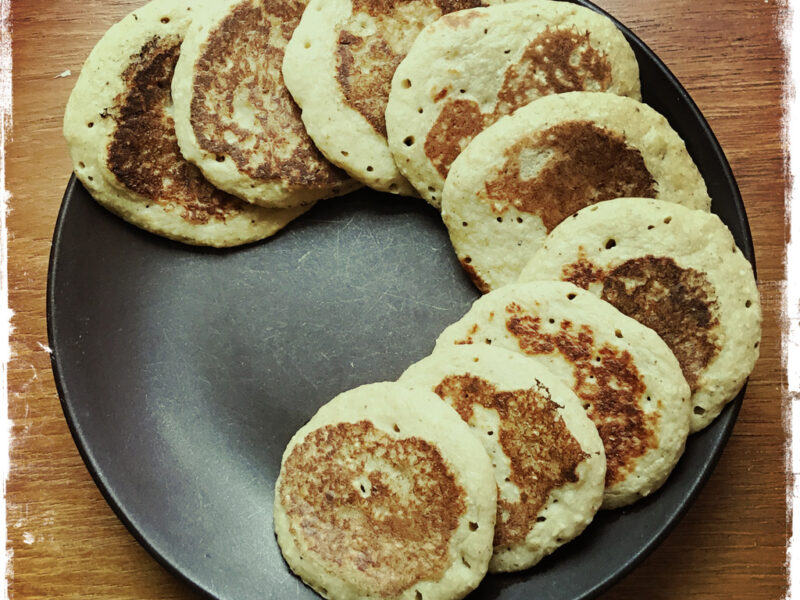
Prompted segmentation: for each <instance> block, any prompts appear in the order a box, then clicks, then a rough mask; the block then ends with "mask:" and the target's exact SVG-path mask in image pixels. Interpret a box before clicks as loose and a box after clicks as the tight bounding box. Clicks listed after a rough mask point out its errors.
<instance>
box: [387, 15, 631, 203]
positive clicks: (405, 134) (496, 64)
mask: <svg viewBox="0 0 800 600" xmlns="http://www.w3.org/2000/svg"><path fill="white" fill-rule="evenodd" d="M404 82H406V83H404ZM408 82H410V83H411V85H408ZM572 91H594V92H609V93H614V94H620V95H624V96H630V97H632V98H635V99H637V100H639V99H640V98H641V94H640V92H639V65H638V63H637V62H636V57H635V56H634V54H633V50H632V49H631V47H630V45H629V44H628V42H627V41H626V40H625V36H623V35H622V32H621V31H619V29H617V28H616V26H615V25H614V23H613V22H612V21H611V19H609V18H607V17H605V16H603V15H601V14H599V13H596V12H594V11H592V10H589V9H588V8H584V7H582V6H578V5H576V4H571V3H569V2H552V1H549V0H528V1H526V2H517V3H513V4H504V5H495V6H490V7H487V8H474V9H470V10H467V11H461V12H458V13H453V14H450V15H445V16H444V17H442V18H441V19H439V20H437V21H435V22H434V23H432V24H431V25H428V26H427V27H426V28H425V29H424V30H423V31H422V33H420V34H419V36H417V39H416V40H415V41H414V45H413V46H412V47H411V50H409V52H408V55H407V56H406V57H405V58H404V59H403V62H401V63H400V65H399V66H398V67H397V70H396V71H395V74H394V78H393V80H392V88H391V92H390V94H389V103H388V105H387V106H386V130H387V132H388V140H389V148H390V149H391V151H392V155H393V156H394V159H395V162H396V163H397V166H398V168H399V169H400V171H401V172H402V173H403V175H404V176H405V177H406V178H407V179H408V181H409V182H411V184H412V185H413V186H414V187H415V188H416V189H417V191H418V192H419V194H420V195H421V196H422V197H423V198H425V199H426V200H427V201H428V202H429V203H431V204H432V205H433V206H435V207H437V208H438V207H439V206H440V205H441V198H442V188H443V187H444V181H445V178H446V177H447V173H448V172H449V170H450V165H451V164H452V162H453V160H454V159H455V158H456V156H458V154H459V153H460V152H461V150H462V149H463V148H464V147H465V146H466V145H467V144H469V142H470V140H472V138H473V137H475V136H476V135H477V134H478V133H480V132H481V131H482V130H483V129H485V128H486V127H488V126H489V125H491V124H492V123H494V122H495V121H497V120H498V119H499V118H500V117H502V116H504V115H507V114H510V113H512V112H513V111H515V110H516V109H517V108H519V107H521V106H524V105H525V104H528V103H529V102H531V101H533V100H536V99H537V98H539V97H541V96H545V95H548V94H554V93H563V92H572Z"/></svg>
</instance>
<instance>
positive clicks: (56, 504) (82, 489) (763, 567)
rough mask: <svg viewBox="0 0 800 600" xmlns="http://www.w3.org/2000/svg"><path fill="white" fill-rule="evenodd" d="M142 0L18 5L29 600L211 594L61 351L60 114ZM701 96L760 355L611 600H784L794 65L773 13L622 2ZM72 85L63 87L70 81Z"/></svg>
mask: <svg viewBox="0 0 800 600" xmlns="http://www.w3.org/2000/svg"><path fill="white" fill-rule="evenodd" d="M139 4H140V2H138V1H137V0H82V1H80V2H79V1H77V0H13V2H12V15H11V22H12V28H13V57H14V77H13V85H14V116H13V121H14V122H13V132H12V136H13V140H12V142H11V143H10V145H9V146H8V148H7V159H6V160H7V162H6V166H7V178H8V181H7V186H8V188H9V189H10V191H11V194H12V199H11V203H10V206H11V212H10V214H9V217H8V225H9V246H8V252H9V295H10V304H11V307H12V308H13V310H14V311H15V315H14V319H13V326H14V331H13V333H12V351H13V356H12V360H11V362H10V364H9V368H8V379H9V414H10V418H11V419H13V430H12V435H13V441H12V444H11V461H12V462H11V468H12V472H11V476H10V479H9V481H8V485H7V500H8V534H9V545H10V548H11V550H12V551H13V560H12V562H11V564H10V570H9V575H10V597H11V598H12V599H14V600H22V599H25V600H33V599H54V598H81V599H85V598H102V599H104V600H116V599H123V598H132V599H133V598H135V599H147V598H153V599H156V598H158V599H161V600H167V599H181V600H187V599H190V598H198V594H197V593H196V592H194V591H193V590H192V589H190V588H189V587H188V586H187V585H185V584H183V583H182V582H180V581H179V580H178V579H176V578H175V577H173V576H172V575H170V574H169V573H167V572H166V571H165V570H164V569H163V568H162V567H161V566H159V565H158V564H157V563H156V562H155V560H153V559H152V558H151V557H150V556H149V555H148V554H147V553H146V552H145V551H144V550H143V549H142V548H141V547H140V546H139V544H138V543H137V542H136V541H135V540H134V539H133V537H132V536H131V535H130V533H128V531H127V530H126V529H125V528H124V527H123V525H122V524H121V523H120V522H119V521H118V520H117V518H116V517H115V516H114V514H113V513H112V511H111V509H110V508H109V507H108V505H107V504H106V503H105V501H104V500H103V498H102V496H101V495H100V492H99V491H98V490H97V488H96V487H95V485H94V483H93V482H92V480H91V477H90V476H89V473H88V472H87V470H86V468H85V467H84V465H83V463H82V462H81V459H80V456H79V455H78V451H77V450H76V447H75V444H74V442H73V441H72V438H71V437H70V433H69V431H68V429H67V425H66V422H65V421H64V417H63V415H62V412H61V407H60V405H59V401H58V397H57V395H56V390H55V386H54V383H53V376H52V372H51V369H50V361H49V356H48V353H47V332H46V324H45V281H46V274H47V262H48V253H49V250H50V240H51V236H52V232H53V226H54V224H55V219H56V215H57V213H58V209H59V204H60V201H61V195H62V193H63V191H64V188H65V185H66V183H67V179H68V177H69V173H70V170H71V166H70V162H69V158H68V156H67V150H66V146H65V144H64V141H63V139H62V137H61V117H62V114H63V109H64V105H65V103H66V100H67V97H68V95H69V93H70V90H71V89H72V86H73V85H74V83H75V80H76V76H77V74H78V73H79V71H80V68H81V64H82V62H83V60H84V59H85V58H86V56H87V54H88V52H89V50H90V49H91V47H92V46H93V44H94V43H95V42H96V41H97V40H98V39H99V38H100V36H101V35H102V33H103V31H104V30H105V29H106V28H107V27H108V26H109V25H111V24H112V23H113V22H115V21H116V20H118V19H119V18H120V17H122V16H123V15H124V14H126V13H127V12H128V11H129V10H131V9H132V8H134V7H136V6H138V5H139ZM601 5H602V6H603V7H604V8H605V9H607V10H609V11H610V12H611V13H612V14H615V15H616V16H617V17H618V18H619V19H620V20H622V21H623V22H624V23H626V24H627V25H628V26H629V27H630V28H631V29H633V31H634V32H635V33H637V34H638V35H639V36H640V37H641V38H642V39H643V40H644V41H645V42H646V43H647V44H648V45H650V47H651V48H652V49H653V50H654V51H655V52H656V53H657V54H658V55H659V56H660V57H661V58H662V59H663V60H664V61H665V62H666V64H667V65H668V66H669V67H670V68H671V69H672V70H673V71H674V73H675V74H676V75H677V77H678V78H679V79H680V80H681V82H682V83H683V84H684V86H685V87H686V88H687V89H688V90H689V92H690V93H691V94H692V96H693V97H694V99H695V101H696V102H697V104H698V105H699V107H700V109H701V110H702V111H703V113H704V114H705V116H706V117H707V119H708V121H709V122H710V124H711V127H712V128H713V129H714V131H715V133H716V135H717V137H718V138H719V140H720V143H721V144H722V147H723V148H724V150H725V152H726V153H727V156H728V159H729V160H730V162H731V165H732V167H733V170H734V173H735V175H736V178H737V179H738V182H739V186H740V188H741V191H742V195H743V197H744V201H745V204H746V207H747V212H748V215H749V217H750V225H751V228H752V231H753V237H754V239H755V247H756V254H757V260H758V273H759V285H760V289H761V292H762V301H763V306H764V337H763V342H762V345H761V359H760V361H759V363H758V365H757V366H756V369H755V372H754V373H753V375H752V377H751V378H750V384H749V387H748V390H747V396H746V399H745V403H744V407H743V408H742V411H741V414H740V417H739V420H738V423H737V424H736V427H735V430H734V433H733V437H732V438H731V440H730V442H729V444H728V446H727V448H726V449H725V452H724V454H723V456H722V459H721V461H720V463H719V465H718V466H717V468H716V470H715V472H714V474H713V476H712V477H711V480H710V481H709V482H708V484H707V485H706V486H705V488H704V490H703V491H702V493H701V495H700V497H699V499H698V500H697V502H696V503H695V504H694V505H693V506H692V508H691V510H690V511H689V513H688V514H687V515H686V517H684V519H683V520H682V521H681V523H680V524H679V525H678V526H677V528H676V529H675V530H674V531H673V533H672V534H671V535H670V536H669V538H668V539H667V540H666V541H665V542H664V543H663V544H662V545H661V546H660V547H659V548H658V549H657V550H656V551H655V552H654V553H653V554H652V555H651V556H650V557H649V558H648V559H646V560H645V561H644V563H643V564H642V565H640V566H639V567H638V568H637V569H636V570H635V571H633V572H632V573H631V574H630V575H629V576H628V577H627V578H626V579H624V580H623V581H622V582H621V583H620V584H618V585H617V586H616V587H614V588H613V589H612V590H610V591H609V592H607V593H606V594H605V595H604V596H603V598H604V599H606V600H611V599H614V600H618V599H619V600H626V599H634V598H636V599H638V598H648V599H651V598H656V599H658V598H664V599H676V598H682V599H687V598H692V599H696V598H725V597H729V598H735V599H736V600H746V599H753V600H768V599H778V598H781V597H782V596H783V590H784V587H785V584H784V580H785V570H784V567H783V563H784V557H785V543H786V528H787V525H786V510H785V488H786V475H785V473H784V454H783V445H784V440H785V431H784V425H783V423H782V420H781V417H782V406H783V403H782V402H783V401H782V397H781V386H782V382H783V371H782V366H781V360H780V324H779V319H780V310H781V309H780V302H781V290H782V289H783V283H784V269H783V266H782V260H783V255H784V247H785V240H786V237H787V229H786V225H785V224H784V193H785V185H786V177H785V173H784V171H783V161H784V159H785V156H784V152H783V148H782V143H781V114H782V110H781V92H782V81H783V76H784V74H783V53H782V48H781V44H780V34H779V33H778V26H779V17H780V6H779V5H778V4H777V3H776V2H775V1H774V0H706V1H705V2H696V1H695V0H605V1H603V2H601ZM67 70H69V71H71V74H70V75H69V76H66V77H58V75H59V74H61V73H63V72H65V71H67Z"/></svg>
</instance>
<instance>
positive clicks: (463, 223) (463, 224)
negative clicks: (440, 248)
mask: <svg viewBox="0 0 800 600" xmlns="http://www.w3.org/2000/svg"><path fill="white" fill-rule="evenodd" d="M467 225H469V223H467V222H466V221H461V226H462V227H466V226H467Z"/></svg>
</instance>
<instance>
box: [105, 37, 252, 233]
mask: <svg viewBox="0 0 800 600" xmlns="http://www.w3.org/2000/svg"><path fill="white" fill-rule="evenodd" d="M180 43H181V39H180V38H178V37H177V36H172V37H164V38H161V37H158V36H154V37H153V38H152V39H150V40H149V41H148V42H147V43H146V44H145V45H144V46H143V47H142V49H141V51H140V52H139V53H138V54H136V55H133V56H131V62H130V65H129V66H128V67H127V68H126V69H125V71H124V73H123V75H122V78H123V81H124V82H125V88H126V90H127V91H126V92H125V93H124V94H120V95H119V96H118V97H117V98H116V99H115V102H114V108H112V109H110V110H107V111H106V112H104V113H103V115H102V116H103V118H113V119H115V121H116V127H115V130H114V133H113V136H112V140H111V143H110V144H109V147H108V157H107V159H108V166H109V169H110V170H111V172H112V173H113V174H114V176H115V177H116V178H117V179H118V180H119V181H120V183H122V184H123V185H124V186H126V187H127V188H128V189H130V190H132V191H133V192H136V193H137V194H140V195H142V196H144V197H146V198H149V199H151V200H152V201H153V202H154V203H157V204H159V205H160V206H162V207H163V208H164V209H166V210H168V211H171V210H175V211H179V214H180V216H181V217H182V218H183V219H184V220H185V221H187V222H189V223H193V224H205V223H208V222H210V221H212V220H219V221H225V219H226V218H227V217H229V216H233V215H236V214H238V213H240V212H241V211H242V207H241V202H240V201H239V200H238V199H236V198H234V197H232V196H229V195H228V194H225V193H223V192H220V191H219V190H217V189H216V188H214V187H213V186H212V185H211V184H210V183H208V182H207V181H206V180H205V179H204V178H203V177H202V175H201V174H200V172H199V171H198V170H197V168H196V167H194V166H193V165H191V164H189V163H188V162H187V161H186V160H185V159H184V158H183V156H182V155H181V153H180V150H179V148H178V141H177V138H176V137H175V125H174V122H173V120H172V117H170V116H169V114H168V108H169V106H170V105H171V96H170V82H171V80H172V74H173V71H174V69H175V63H176V62H177V60H178V54H179V52H180Z"/></svg>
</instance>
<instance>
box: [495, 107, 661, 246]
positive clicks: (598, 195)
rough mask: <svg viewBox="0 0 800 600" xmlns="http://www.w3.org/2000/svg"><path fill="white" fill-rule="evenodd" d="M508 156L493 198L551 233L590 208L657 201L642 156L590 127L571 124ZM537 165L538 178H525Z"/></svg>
mask: <svg viewBox="0 0 800 600" xmlns="http://www.w3.org/2000/svg"><path fill="white" fill-rule="evenodd" d="M505 156H506V161H505V164H504V165H503V168H502V169H501V170H500V171H499V172H498V173H497V175H496V176H495V177H494V178H493V179H491V180H489V181H487V182H486V184H485V185H486V192H487V194H488V195H489V198H491V199H492V200H495V201H499V202H500V203H504V204H511V205H513V206H515V207H516V208H517V209H518V210H521V211H523V212H528V213H532V214H536V215H539V217H541V219H542V221H543V222H544V226H545V228H546V229H547V231H548V232H550V231H552V229H553V228H554V227H555V226H556V225H558V224H559V223H560V222H561V221H563V220H564V219H565V218H567V217H568V216H569V215H571V214H572V213H574V212H576V211H578V210H580V209H581V208H584V207H586V206H589V205H590V204H595V203H597V202H601V201H603V200H610V199H612V198H621V197H626V196H627V197H643V198H655V196H656V186H655V180H654V179H653V176H652V175H651V174H650V172H649V171H648V170H647V167H646V166H645V164H644V159H643V158H642V155H641V153H640V152H639V150H637V149H636V148H633V147H631V146H629V145H628V144H627V143H626V142H625V140H624V139H623V138H622V137H621V136H620V135H619V134H617V133H615V132H613V131H609V130H608V129H605V128H602V127H598V126H597V125H595V124H594V123H592V122H591V121H567V122H564V123H560V124H558V125H555V126H553V127H550V128H548V129H545V130H544V131H540V132H537V133H535V134H533V135H529V136H526V137H524V138H523V139H521V140H519V141H518V142H517V143H515V144H514V145H512V146H511V147H510V148H508V149H507V150H506V151H505ZM534 162H535V163H541V166H540V168H539V169H538V172H535V173H530V174H529V173H526V170H527V169H531V168H532V163H534ZM534 170H536V169H534Z"/></svg>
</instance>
